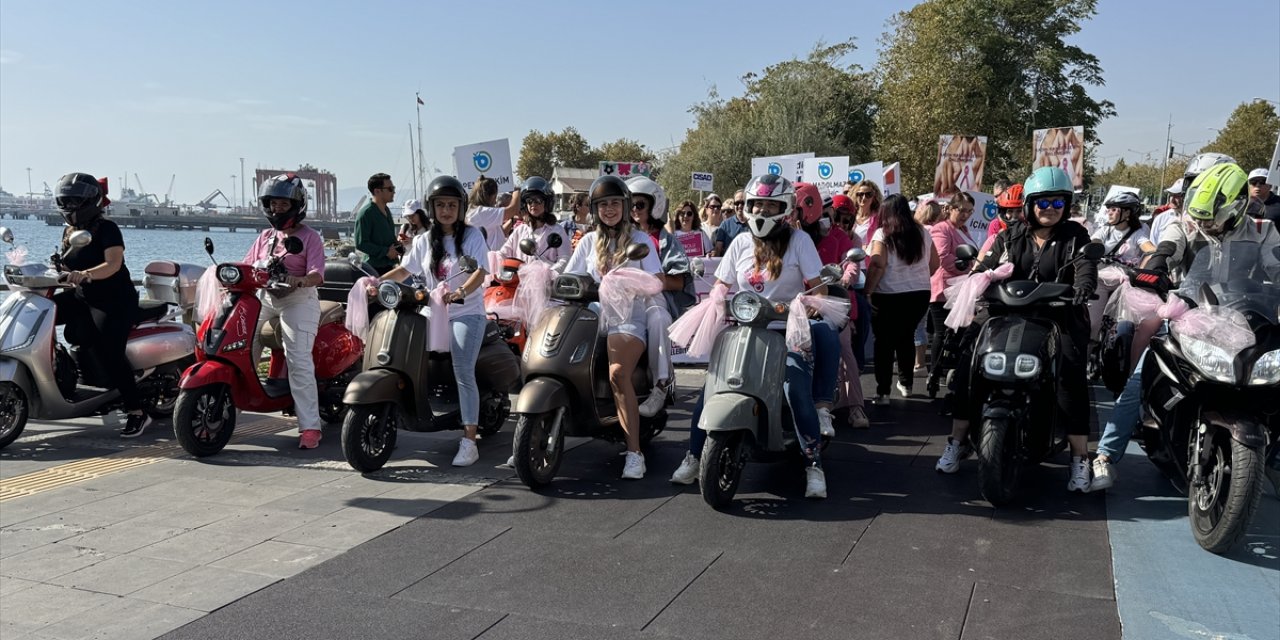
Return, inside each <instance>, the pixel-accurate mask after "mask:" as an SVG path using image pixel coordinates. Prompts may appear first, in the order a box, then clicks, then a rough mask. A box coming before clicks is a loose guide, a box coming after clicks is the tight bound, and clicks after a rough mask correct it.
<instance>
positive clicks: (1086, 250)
mask: <svg viewBox="0 0 1280 640" xmlns="http://www.w3.org/2000/svg"><path fill="white" fill-rule="evenodd" d="M1106 252H1107V248H1106V247H1104V246H1102V243H1101V242H1090V243H1089V244H1086V245H1084V246H1083V247H1081V248H1080V255H1082V256H1084V257H1085V258H1086V259H1088V260H1098V259H1100V258H1102V256H1103V254H1105V253H1106Z"/></svg>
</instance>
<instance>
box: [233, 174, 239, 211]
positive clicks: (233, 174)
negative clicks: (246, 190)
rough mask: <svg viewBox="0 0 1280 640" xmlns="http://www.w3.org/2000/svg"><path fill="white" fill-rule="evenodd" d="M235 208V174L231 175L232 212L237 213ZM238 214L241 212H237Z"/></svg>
mask: <svg viewBox="0 0 1280 640" xmlns="http://www.w3.org/2000/svg"><path fill="white" fill-rule="evenodd" d="M235 208H236V174H234V173H233V174H231V209H232V211H235ZM236 213H239V212H236Z"/></svg>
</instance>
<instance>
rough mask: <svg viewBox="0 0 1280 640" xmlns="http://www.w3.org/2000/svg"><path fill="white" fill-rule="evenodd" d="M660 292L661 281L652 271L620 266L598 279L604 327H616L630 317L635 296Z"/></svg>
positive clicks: (653, 294) (643, 296)
mask: <svg viewBox="0 0 1280 640" xmlns="http://www.w3.org/2000/svg"><path fill="white" fill-rule="evenodd" d="M659 293H662V281H661V280H659V279H658V278H657V276H655V275H653V274H652V273H648V272H645V271H641V270H640V269H636V268H633V267H621V268H619V269H614V270H613V271H610V272H609V273H607V274H605V276H604V277H603V278H601V279H600V312H601V313H600V319H601V320H602V321H603V322H604V325H605V326H606V327H616V326H618V325H620V324H622V323H623V322H624V321H626V320H627V318H630V317H631V305H632V304H633V303H634V302H635V300H636V299H637V298H648V297H651V296H656V295H658V294H659Z"/></svg>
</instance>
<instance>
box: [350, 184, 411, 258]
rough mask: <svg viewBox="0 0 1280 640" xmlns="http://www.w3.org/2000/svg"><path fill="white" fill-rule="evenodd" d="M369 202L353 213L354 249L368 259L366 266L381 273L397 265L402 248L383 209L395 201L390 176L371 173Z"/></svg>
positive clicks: (389, 212)
mask: <svg viewBox="0 0 1280 640" xmlns="http://www.w3.org/2000/svg"><path fill="white" fill-rule="evenodd" d="M369 198H370V199H369V202H368V204H366V205H364V206H363V207H361V208H360V211H359V212H357V213H356V230H355V240H356V249H357V250H359V251H362V252H364V253H365V254H366V255H368V256H369V266H371V267H373V268H374V269H375V270H377V272H378V273H379V274H384V273H386V272H388V271H390V270H391V268H392V267H394V266H396V265H397V264H399V263H400V256H402V255H404V245H402V244H400V242H399V241H398V240H397V239H396V225H395V223H394V222H393V221H392V219H391V209H390V208H389V207H388V206H387V205H388V204H389V203H390V202H391V201H392V200H395V198H396V186H395V185H394V184H392V182H391V176H389V175H387V174H385V173H375V174H373V175H372V176H370V177H369Z"/></svg>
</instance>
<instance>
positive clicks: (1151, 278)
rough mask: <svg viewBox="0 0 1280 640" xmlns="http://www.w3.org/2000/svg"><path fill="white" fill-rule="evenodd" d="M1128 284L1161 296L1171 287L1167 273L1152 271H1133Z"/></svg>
mask: <svg viewBox="0 0 1280 640" xmlns="http://www.w3.org/2000/svg"><path fill="white" fill-rule="evenodd" d="M1129 283H1130V284H1132V285H1133V286H1135V287H1141V288H1143V289H1150V290H1152V291H1155V292H1156V293H1159V294H1160V295H1162V296H1163V295H1164V294H1166V293H1168V292H1169V289H1171V288H1172V287H1173V285H1172V284H1171V283H1170V282H1169V275H1168V274H1167V273H1165V272H1163V271H1156V270H1153V269H1134V270H1133V273H1132V274H1131V275H1130V276H1129Z"/></svg>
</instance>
